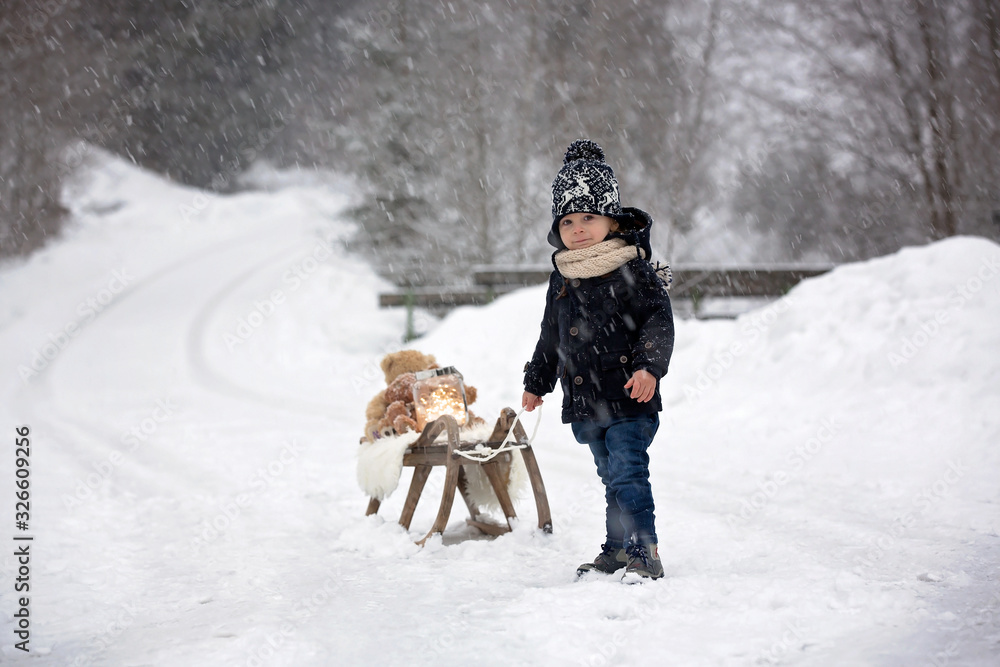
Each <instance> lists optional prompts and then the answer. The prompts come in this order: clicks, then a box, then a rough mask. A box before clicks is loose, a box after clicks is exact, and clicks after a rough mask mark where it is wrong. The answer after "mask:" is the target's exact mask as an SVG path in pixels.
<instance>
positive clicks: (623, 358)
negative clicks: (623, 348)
mask: <svg viewBox="0 0 1000 667" xmlns="http://www.w3.org/2000/svg"><path fill="white" fill-rule="evenodd" d="M618 361H620V362H622V363H623V364H627V363H628V357H626V356H625V355H624V354H623V355H622V356H621V358H620V359H619V360H618Z"/></svg>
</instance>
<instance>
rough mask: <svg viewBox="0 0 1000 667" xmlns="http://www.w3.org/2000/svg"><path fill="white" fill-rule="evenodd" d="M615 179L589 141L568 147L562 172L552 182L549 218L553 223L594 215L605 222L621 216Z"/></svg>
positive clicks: (594, 144)
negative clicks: (601, 216) (587, 214)
mask: <svg viewBox="0 0 1000 667" xmlns="http://www.w3.org/2000/svg"><path fill="white" fill-rule="evenodd" d="M621 212H622V207H621V204H620V203H619V201H618V179H616V178H615V172H614V171H613V170H612V169H611V167H610V166H609V165H608V163H606V162H605V161H604V150H602V149H601V147H600V146H598V145H597V144H596V143H594V142H593V141H590V140H588V139H580V140H579V141H574V142H573V143H572V144H570V146H569V148H568V149H566V157H565V158H563V166H562V169H560V170H559V173H558V174H556V178H555V180H554V181H553V182H552V217H553V222H556V221H558V220H560V219H561V218H563V217H564V216H567V215H569V214H570V213H596V214H597V215H606V216H608V217H609V218H610V217H614V216H618V215H621Z"/></svg>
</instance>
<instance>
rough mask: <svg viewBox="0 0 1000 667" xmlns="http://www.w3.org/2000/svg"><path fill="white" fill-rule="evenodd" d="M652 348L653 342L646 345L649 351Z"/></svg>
mask: <svg viewBox="0 0 1000 667" xmlns="http://www.w3.org/2000/svg"><path fill="white" fill-rule="evenodd" d="M651 347H653V341H649V342H648V343H646V349H647V350H648V349H650V348H651Z"/></svg>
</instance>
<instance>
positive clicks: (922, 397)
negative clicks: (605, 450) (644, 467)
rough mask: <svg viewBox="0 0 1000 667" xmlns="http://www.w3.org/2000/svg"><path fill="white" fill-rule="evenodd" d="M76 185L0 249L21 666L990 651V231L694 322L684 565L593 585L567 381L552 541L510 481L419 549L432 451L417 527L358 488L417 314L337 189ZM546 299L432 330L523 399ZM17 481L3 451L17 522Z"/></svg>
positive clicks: (677, 516) (997, 298)
mask: <svg viewBox="0 0 1000 667" xmlns="http://www.w3.org/2000/svg"><path fill="white" fill-rule="evenodd" d="M73 196H74V197H75V199H74V200H73V201H74V202H75V212H76V217H77V219H78V226H77V228H76V229H74V230H72V231H71V232H69V233H68V234H67V237H66V238H65V239H62V240H60V241H58V242H57V243H55V244H53V245H52V246H51V247H49V248H47V249H45V250H43V251H42V252H40V253H38V254H37V255H35V256H34V257H33V258H31V260H30V261H28V262H25V263H21V264H17V265H9V266H5V267H0V294H2V297H0V299H2V300H0V370H2V372H3V375H2V378H3V384H2V385H0V387H2V391H3V401H2V403H0V417H2V420H0V424H2V425H3V428H5V429H8V435H9V437H11V438H13V430H14V427H15V426H17V425H25V424H26V425H29V426H30V427H31V430H32V445H33V447H32V457H31V471H32V477H31V480H32V487H31V489H32V512H31V531H30V532H31V534H33V535H34V537H35V539H34V541H33V543H32V547H31V548H32V564H31V568H32V569H31V591H30V593H31V605H30V611H31V641H30V649H31V651H30V653H27V654H26V653H24V652H22V651H20V650H18V649H17V648H16V647H15V644H16V643H17V641H18V639H17V638H16V636H15V634H14V630H15V618H14V613H15V611H16V610H17V607H16V604H15V600H14V599H13V591H14V579H15V576H16V573H17V564H16V561H15V559H14V558H12V557H11V556H6V557H5V558H4V559H3V561H2V564H3V569H2V571H0V575H2V576H0V591H2V603H0V612H2V616H0V659H2V660H3V661H4V662H5V663H6V662H11V663H24V664H32V665H90V664H94V665H248V666H251V665H358V664H372V663H375V664H386V665H422V664H426V665H432V664H433V665H465V664H471V663H478V664H485V665H521V664H523V665H543V664H544V665H605V664H607V665H611V664H624V663H627V662H637V661H647V662H651V663H653V664H664V665H757V664H785V665H830V664H852V665H922V664H927V665H994V664H997V662H998V660H1000V583H998V580H997V577H998V575H1000V536H998V532H997V531H998V527H1000V504H998V503H1000V484H998V482H997V480H998V479H1000V446H998V445H1000V416H998V415H997V414H996V413H997V410H996V406H997V405H998V403H1000V358H998V355H997V353H996V350H997V349H1000V277H998V276H997V275H996V273H997V270H995V269H994V268H993V267H995V266H997V264H996V263H997V261H998V260H1000V247H998V246H996V245H995V244H991V243H989V242H986V241H982V240H975V239H953V240H950V241H947V242H944V243H940V244H936V245H935V246H931V247H928V248H922V249H915V250H907V251H904V252H903V253H900V254H898V255H895V256H893V257H890V258H884V259H881V260H877V261H874V262H869V263H865V264H860V265H852V266H845V267H842V268H841V269H838V270H837V271H835V272H833V273H832V274H830V275H828V276H825V277H823V278H821V279H816V280H813V281H808V282H807V283H805V284H803V285H801V286H800V287H799V288H797V289H796V290H794V291H793V292H792V293H791V294H790V295H789V296H788V297H786V298H785V299H783V300H782V301H780V302H778V303H776V304H772V305H771V306H768V307H767V308H765V309H763V310H761V311H757V312H756V313H752V314H750V315H748V316H745V317H744V318H741V319H740V320H737V321H735V322H687V321H685V322H680V323H679V324H678V340H677V349H676V352H675V360H674V363H673V364H672V367H671V372H670V375H669V376H668V379H667V381H666V383H665V384H664V388H663V393H664V401H665V404H666V410H665V412H664V414H663V424H662V426H661V431H660V434H659V435H658V436H657V440H656V444H655V445H654V452H653V454H652V457H653V461H652V464H651V465H652V467H651V473H652V478H653V483H654V493H655V495H656V498H657V517H658V529H659V533H660V540H661V553H662V555H663V557H664V564H665V567H666V570H667V578H666V579H665V580H663V581H661V582H657V583H656V584H650V585H644V586H623V585H621V584H620V583H618V582H617V581H616V580H614V579H611V578H598V579H595V580H586V581H582V582H577V581H575V580H574V576H573V574H574V569H575V567H576V565H577V564H578V563H580V562H582V561H583V560H585V559H588V558H590V557H592V556H593V555H594V553H595V549H596V548H597V547H598V545H599V544H600V542H601V539H602V537H603V536H602V534H601V532H602V523H603V522H602V518H601V516H600V507H601V505H600V498H601V495H602V493H601V490H600V488H599V485H598V483H597V480H596V475H595V474H594V473H593V470H592V462H591V461H590V460H589V457H588V455H587V454H586V452H585V451H584V450H582V449H581V448H580V446H579V445H577V444H576V443H575V442H574V441H573V439H572V436H571V434H570V433H569V429H568V427H566V426H563V425H561V424H559V419H558V409H557V404H558V400H559V394H558V391H557V393H556V395H555V396H553V397H550V399H549V401H548V402H547V404H546V409H545V411H544V413H543V417H542V420H543V421H542V425H541V429H540V434H539V438H538V442H537V443H536V452H537V455H538V459H539V465H540V466H541V470H542V474H543V476H544V477H545V482H546V486H547V488H548V493H549V498H550V502H551V504H552V513H553V519H554V523H555V532H554V533H553V534H552V535H543V534H541V533H539V532H538V531H537V530H535V529H534V527H533V526H534V515H533V508H532V506H531V504H530V503H521V504H520V505H519V510H520V512H521V513H522V514H523V515H524V517H525V518H524V521H523V522H522V523H520V524H518V526H517V528H516V530H515V531H514V532H513V533H512V534H509V535H506V536H504V537H501V538H498V539H495V540H486V539H479V538H477V537H476V536H475V535H473V533H472V532H471V531H470V529H468V528H466V527H464V525H463V518H464V517H462V516H461V514H460V513H459V512H458V509H456V510H455V513H454V514H453V517H452V521H453V523H452V525H451V526H450V528H449V530H448V531H447V533H446V535H445V538H444V539H443V540H442V539H440V538H435V539H432V540H431V541H430V542H429V544H428V545H427V546H426V547H425V548H423V549H420V548H418V547H416V546H415V545H414V544H413V540H414V539H415V538H416V537H419V536H420V535H421V534H422V532H423V531H424V530H426V527H427V526H429V525H430V523H431V520H432V516H433V512H434V510H435V502H434V500H433V491H434V489H439V488H440V484H441V479H440V478H439V477H436V476H432V478H431V482H430V483H429V486H428V490H427V491H425V495H424V501H423V504H422V505H421V506H420V507H419V508H418V511H417V515H416V517H415V518H414V520H413V524H412V526H413V531H412V532H411V533H409V534H407V533H405V532H404V531H402V529H401V528H399V527H398V526H397V525H395V524H394V519H395V518H396V517H398V515H399V511H400V508H401V505H402V497H401V496H402V495H403V493H402V492H400V491H397V493H396V494H395V495H394V496H392V497H391V498H389V499H388V500H387V501H386V502H385V503H384V504H383V508H382V510H381V511H380V516H378V517H369V518H365V517H364V516H363V514H364V509H365V506H366V504H367V501H366V498H364V496H363V494H362V493H361V492H360V490H359V489H358V486H357V483H356V481H355V451H356V447H357V444H356V443H357V438H358V435H359V432H360V430H361V426H362V424H363V411H364V405H365V403H366V402H367V400H368V398H369V397H370V396H371V395H372V394H373V393H374V392H375V391H377V390H378V389H380V387H381V378H380V373H379V372H378V371H377V363H378V361H379V359H380V358H381V356H382V354H384V352H386V351H387V350H390V349H394V346H395V345H396V344H397V341H398V340H399V336H400V334H401V332H402V330H403V327H404V322H403V315H402V313H397V312H392V311H380V310H379V309H378V308H377V307H376V305H375V294H376V293H377V292H378V291H379V290H380V289H382V288H383V287H384V286H383V285H382V284H381V283H380V282H379V280H378V279H377V278H376V277H375V276H374V275H373V273H372V272H371V270H370V269H369V268H368V267H367V266H365V265H364V264H363V263H362V262H361V261H360V260H358V259H355V258H353V257H351V256H349V255H347V254H346V252H345V251H344V250H343V248H342V245H341V244H340V239H342V238H343V237H344V236H345V235H346V234H347V233H348V232H349V228H348V227H347V226H346V225H345V224H344V223H342V222H340V221H339V218H338V211H339V209H340V208H341V207H342V206H343V205H344V201H345V198H344V197H343V196H342V195H338V194H336V193H331V192H327V191H323V190H321V189H318V188H307V187H299V188H288V189H286V190H282V191H279V192H277V193H271V194H264V193H260V194H247V195H240V196H237V197H230V198H213V199H207V200H203V199H198V197H203V195H200V194H199V193H197V192H195V191H191V190H186V189H182V188H178V187H175V186H171V185H168V184H166V183H163V182H161V181H159V180H157V179H154V178H151V177H149V176H146V175H143V174H141V173H138V172H135V171H134V170H133V169H131V168H130V167H127V166H125V165H123V164H121V163H117V162H109V163H108V164H107V165H106V166H105V167H104V168H103V171H101V172H99V173H98V174H96V176H95V180H94V182H93V183H91V184H90V185H89V186H88V188H87V189H84V190H82V191H80V192H77V193H74V194H73ZM192 201H194V202H197V203H198V204H199V205H198V206H195V207H194V208H195V209H196V211H197V213H196V215H193V216H192V215H184V214H181V213H180V211H182V210H185V209H182V208H181V207H183V206H185V205H189V204H190V203H191V202H192ZM114 202H118V203H119V204H120V206H117V207H116V206H111V205H110V204H112V203H114ZM203 202H207V203H205V204H204V205H200V204H201V203H203ZM188 210H189V209H188ZM88 304H89V305H88ZM541 306H542V292H541V291H540V290H539V289H538V288H534V289H527V290H522V291H520V292H518V293H515V294H512V295H510V296H508V297H505V298H503V299H501V300H499V301H497V302H496V303H495V304H493V305H492V306H489V307H487V308H482V309H460V310H459V311H456V312H455V313H453V315H452V316H451V317H450V318H448V319H447V320H446V321H445V322H443V323H442V324H441V325H439V326H437V328H435V329H434V331H432V332H431V333H430V335H428V336H426V337H425V338H423V339H421V340H420V341H418V342H417V344H416V345H417V346H418V347H419V349H421V350H423V351H425V352H429V353H433V354H435V355H436V356H437V358H438V359H439V361H442V362H444V363H446V364H454V365H456V366H458V367H459V368H460V369H461V370H462V372H463V373H464V375H465V377H466V378H467V379H468V380H469V382H471V383H472V384H474V385H476V386H477V387H478V389H479V396H480V399H479V401H478V403H477V404H476V405H475V406H473V409H474V410H476V412H477V413H479V414H481V415H483V416H486V417H487V418H489V417H490V416H492V415H495V414H496V413H497V412H498V411H499V409H500V407H502V406H504V405H515V404H516V403H517V401H518V399H519V396H520V385H519V380H520V369H521V366H522V365H523V362H524V360H525V358H526V357H527V355H528V354H529V353H530V350H531V348H532V346H533V344H534V338H535V333H536V332H537V326H538V325H537V322H538V318H539V317H540V311H541ZM98 310H99V312H98ZM36 352H37V354H35V353H36ZM33 362H34V366H32V363H33ZM529 424H530V422H529ZM13 482H14V474H13V456H6V457H5V458H4V459H3V460H2V461H0V490H2V489H6V490H4V491H2V493H3V495H2V496H0V497H3V498H4V500H3V502H2V503H0V511H2V512H3V514H2V516H4V517H9V518H10V520H11V524H12V522H13V513H14V507H13V501H12V496H13V494H12V493H8V491H11V492H12V491H13ZM405 483H406V480H405V478H404V480H403V483H402V484H401V486H403V487H404V488H405ZM14 532H15V531H14V529H13V527H12V528H11V529H10V530H8V531H7V532H6V533H3V532H0V539H6V540H10V539H11V537H12V536H13V534H14ZM10 544H13V542H10ZM6 551H7V552H12V549H7V550H6Z"/></svg>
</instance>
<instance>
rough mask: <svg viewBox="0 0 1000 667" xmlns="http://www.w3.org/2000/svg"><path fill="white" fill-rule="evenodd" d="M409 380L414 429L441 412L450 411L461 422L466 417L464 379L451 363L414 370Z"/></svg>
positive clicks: (467, 413) (459, 423) (419, 427)
mask: <svg viewBox="0 0 1000 667" xmlns="http://www.w3.org/2000/svg"><path fill="white" fill-rule="evenodd" d="M416 377H417V381H416V382H415V383H414V384H413V405H414V407H415V408H416V413H417V414H416V419H417V430H418V431H423V430H424V427H425V426H426V425H427V424H429V423H430V422H432V421H434V420H435V419H437V418H438V417H440V416H441V415H451V416H452V417H454V418H455V421H457V422H458V425H459V426H464V425H465V423H466V422H467V421H468V420H469V410H468V406H467V405H466V403H465V383H464V382H463V381H462V380H463V378H462V374H461V373H459V372H458V371H457V370H455V367H454V366H448V367H446V368H434V369H431V370H429V371H419V372H418V373H416Z"/></svg>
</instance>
